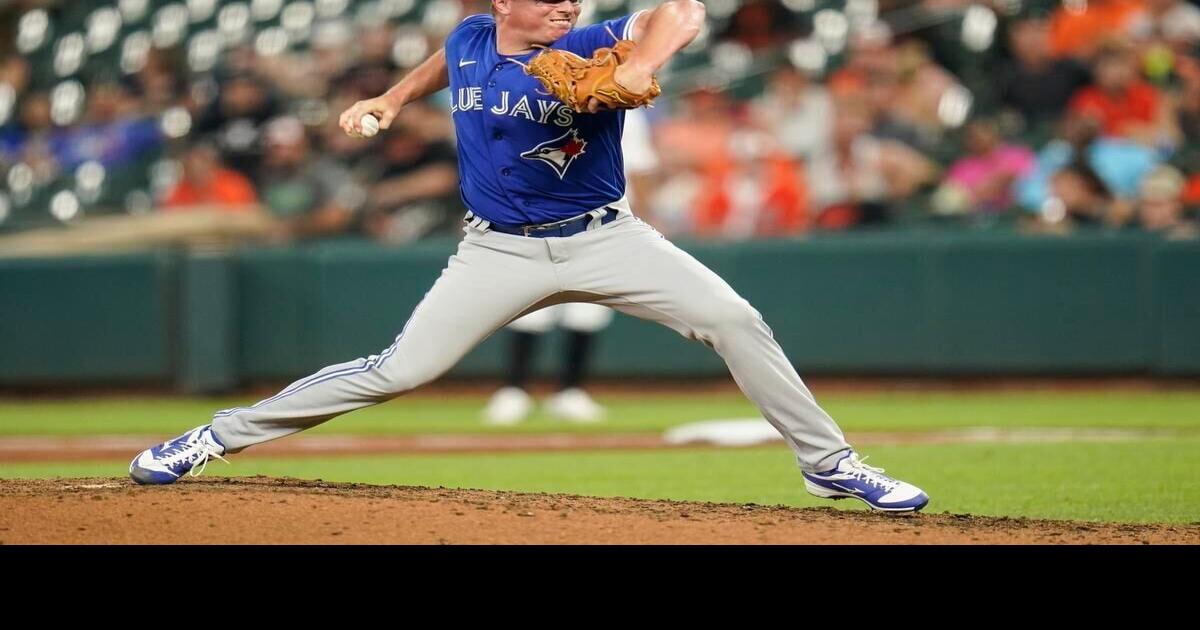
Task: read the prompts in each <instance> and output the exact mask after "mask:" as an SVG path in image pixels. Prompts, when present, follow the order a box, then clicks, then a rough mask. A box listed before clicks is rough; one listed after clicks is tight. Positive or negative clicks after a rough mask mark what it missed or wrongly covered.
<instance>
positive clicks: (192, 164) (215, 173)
mask: <svg viewBox="0 0 1200 630" xmlns="http://www.w3.org/2000/svg"><path fill="white" fill-rule="evenodd" d="M257 203H258V195H257V194H255V192H254V184H252V183H251V182H250V180H249V179H248V178H246V177H245V176H244V175H242V174H241V173H238V172H237V171H234V170H232V169H229V168H226V167H225V166H224V165H222V164H221V156H220V153H219V152H218V151H217V148H216V146H214V145H212V144H210V143H208V142H201V143H199V144H196V145H194V146H192V147H191V148H190V149H188V152H187V154H186V155H185V156H184V158H183V177H182V179H180V181H179V183H177V184H176V185H175V186H174V187H173V188H172V189H171V190H169V191H168V192H167V194H166V196H165V197H164V198H163V201H162V205H163V207H164V209H165V210H167V211H169V212H179V211H186V210H190V209H194V208H204V209H215V210H218V211H221V212H233V213H242V212H257V211H259V209H258V206H257V205H256V204H257Z"/></svg>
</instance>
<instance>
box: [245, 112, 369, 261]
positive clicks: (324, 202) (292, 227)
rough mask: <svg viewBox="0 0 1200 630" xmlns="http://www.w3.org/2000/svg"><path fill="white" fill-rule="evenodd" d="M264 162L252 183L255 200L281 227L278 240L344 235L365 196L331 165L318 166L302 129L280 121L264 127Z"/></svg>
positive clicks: (296, 122) (295, 123) (291, 121)
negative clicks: (256, 195) (260, 203)
mask: <svg viewBox="0 0 1200 630" xmlns="http://www.w3.org/2000/svg"><path fill="white" fill-rule="evenodd" d="M265 140H266V149H267V152H266V157H265V159H264V160H263V168H262V170H261V171H260V174H259V176H258V178H257V184H258V190H259V194H260V196H261V198H262V201H263V203H264V204H265V205H266V206H267V209H268V210H269V211H270V213H271V214H272V215H274V216H275V217H277V218H279V219H281V220H282V221H283V225H284V228H283V230H284V231H283V232H282V233H281V235H280V236H281V237H287V238H312V237H320V236H332V235H337V234H343V233H345V232H346V231H347V230H348V229H349V227H350V226H351V223H352V221H353V219H354V217H355V213H356V211H358V209H359V208H360V207H361V206H362V203H363V201H364V199H365V194H364V193H363V191H362V189H361V188H360V187H359V186H357V185H356V184H355V183H354V182H353V180H352V179H351V178H350V177H349V175H348V174H347V173H346V171H345V169H343V168H341V167H340V166H339V165H338V164H337V163H335V162H333V161H331V160H327V161H318V160H317V159H316V158H315V156H314V155H313V153H312V151H311V150H310V147H309V141H308V136H307V134H306V131H305V129H304V124H303V123H301V122H300V121H299V120H297V119H296V118H292V117H281V118H277V119H275V120H272V121H271V122H270V123H268V124H267V126H266V130H265Z"/></svg>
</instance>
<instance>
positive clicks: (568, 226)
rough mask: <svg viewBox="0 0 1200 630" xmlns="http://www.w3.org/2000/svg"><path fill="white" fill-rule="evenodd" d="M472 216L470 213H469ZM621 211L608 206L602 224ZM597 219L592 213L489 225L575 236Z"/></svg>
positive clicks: (534, 235) (509, 230)
mask: <svg viewBox="0 0 1200 630" xmlns="http://www.w3.org/2000/svg"><path fill="white" fill-rule="evenodd" d="M468 216H470V215H468ZM619 216H621V213H620V212H618V211H616V210H614V209H612V208H608V207H606V208H605V209H604V214H602V215H600V225H604V224H606V223H612V222H613V221H614V220H616V218H617V217H619ZM594 219H595V215H593V214H592V213H588V214H581V215H579V216H577V217H571V218H570V219H564V220H562V221H556V222H554V223H542V224H540V225H501V224H499V223H489V225H488V227H490V228H491V229H493V230H496V231H497V232H503V233H505V234H515V235H517V236H529V237H532V238H547V237H552V236H574V235H576V234H579V233H580V232H584V231H586V230H587V228H588V224H590V223H591V222H592V221H593V220H594Z"/></svg>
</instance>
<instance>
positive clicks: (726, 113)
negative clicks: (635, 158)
mask: <svg viewBox="0 0 1200 630" xmlns="http://www.w3.org/2000/svg"><path fill="white" fill-rule="evenodd" d="M734 119H735V114H734V111H733V106H732V105H731V104H730V102H729V100H728V96H727V95H726V94H724V93H722V92H718V91H716V90H712V89H708V88H702V89H698V90H694V91H692V92H689V93H687V94H684V95H683V97H682V107H681V108H680V110H679V111H677V112H675V113H674V115H673V116H671V117H670V118H668V119H666V120H664V121H663V122H662V123H661V124H659V125H658V127H657V128H656V129H655V139H656V141H657V144H658V148H659V154H660V156H661V157H662V161H663V163H664V164H665V165H667V166H670V167H675V166H682V167H686V168H695V167H698V166H699V165H700V164H702V163H703V162H706V161H708V160H713V159H727V153H728V151H729V138H730V136H731V135H732V134H733V131H734V127H735V122H734Z"/></svg>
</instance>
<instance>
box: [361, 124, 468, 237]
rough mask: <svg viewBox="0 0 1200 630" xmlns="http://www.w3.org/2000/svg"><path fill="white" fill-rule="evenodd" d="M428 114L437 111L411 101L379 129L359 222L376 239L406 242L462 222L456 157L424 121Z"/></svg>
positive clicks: (463, 211)
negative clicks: (378, 143) (370, 182)
mask: <svg viewBox="0 0 1200 630" xmlns="http://www.w3.org/2000/svg"><path fill="white" fill-rule="evenodd" d="M431 115H433V116H437V115H438V114H437V113H436V112H432V111H430V109H429V108H428V107H427V106H425V105H423V104H414V105H411V106H409V107H407V108H405V109H404V110H403V111H402V112H401V114H400V115H399V116H397V117H396V119H395V120H394V121H393V122H392V127H391V129H389V130H387V131H386V132H384V137H383V140H382V146H381V147H380V148H379V149H378V155H379V158H380V163H379V165H378V169H379V170H378V175H377V176H376V177H374V178H372V180H373V181H374V184H373V185H371V187H370V190H369V193H368V202H367V214H366V217H365V220H364V225H363V227H364V229H365V230H366V232H367V234H369V235H370V236H372V237H374V238H375V239H377V240H380V241H384V242H387V243H393V244H399V243H406V242H409V241H413V240H416V239H418V238H421V237H423V236H426V235H428V234H431V233H434V232H446V231H449V229H450V228H452V227H453V228H457V227H458V226H459V225H460V224H461V219H462V215H463V213H465V212H466V209H465V208H463V206H462V203H461V201H460V200H459V195H458V158H457V157H456V155H455V152H454V147H453V146H451V145H450V143H449V142H447V141H446V140H445V139H443V138H439V137H437V136H436V135H431V134H429V127H428V126H426V125H424V124H423V121H424V120H425V119H426V118H428V117H429V116H431Z"/></svg>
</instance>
